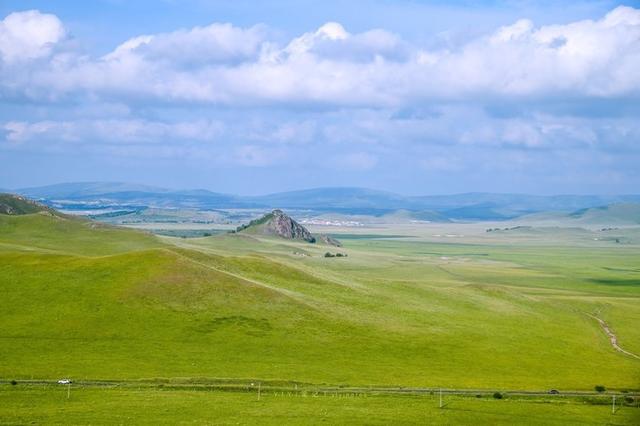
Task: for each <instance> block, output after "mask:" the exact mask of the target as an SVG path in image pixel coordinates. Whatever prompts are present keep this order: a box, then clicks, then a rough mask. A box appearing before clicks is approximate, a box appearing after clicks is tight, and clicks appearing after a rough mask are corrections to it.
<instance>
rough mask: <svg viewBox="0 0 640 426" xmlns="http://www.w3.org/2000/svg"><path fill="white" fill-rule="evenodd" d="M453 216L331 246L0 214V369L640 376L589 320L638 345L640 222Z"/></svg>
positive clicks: (487, 377)
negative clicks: (492, 226)
mask: <svg viewBox="0 0 640 426" xmlns="http://www.w3.org/2000/svg"><path fill="white" fill-rule="evenodd" d="M438 226H441V225H438ZM451 226H452V228H449V230H448V231H447V230H445V232H450V233H451V235H456V236H455V237H450V238H446V239H443V238H441V237H432V234H434V233H435V232H438V233H440V232H442V231H440V230H439V231H433V230H432V229H431V228H430V227H428V226H424V227H414V228H412V229H411V230H409V235H411V237H409V238H408V237H403V238H384V239H376V238H373V237H372V235H371V234H375V232H376V230H375V229H373V230H365V232H366V233H367V234H370V235H368V237H367V238H362V239H353V238H352V239H345V241H344V243H345V247H343V248H340V249H336V248H333V247H328V246H322V245H312V244H305V243H292V242H287V241H283V240H274V239H268V238H260V239H257V238H253V237H243V236H239V235H235V236H233V235H224V236H215V237H208V238H197V239H174V238H156V237H154V236H151V235H148V234H144V233H139V232H135V231H130V230H123V229H115V228H111V227H107V226H102V225H95V224H93V223H91V222H85V221H75V220H71V219H61V218H54V217H50V216H44V215H27V216H21V217H7V216H4V217H0V290H1V291H2V294H3V306H2V309H1V310H0V339H1V340H2V345H0V359H1V360H2V362H1V363H0V378H3V379H13V378H15V379H29V378H43V379H57V378H60V377H71V378H75V379H84V378H87V379H136V378H152V377H186V378H189V377H218V378H225V377H228V378H256V379H265V380H266V379H282V380H296V381H301V382H308V383H317V384H321V383H328V384H349V385H401V386H427V387H446V388H482V389H535V390H548V389H559V390H561V391H565V390H571V389H577V390H580V389H583V390H592V389H593V387H594V386H595V385H604V386H606V387H607V388H609V389H616V390H634V389H638V388H639V387H640V360H637V359H634V358H632V357H629V356H626V355H623V354H621V353H619V352H616V351H615V350H614V349H613V348H612V346H611V344H610V342H609V340H608V338H607V336H606V335H605V334H604V332H603V330H602V329H601V327H600V326H599V324H598V323H597V322H596V321H595V320H594V319H592V318H590V317H588V316H587V315H586V314H587V313H591V314H597V315H598V316H599V317H600V318H602V319H603V320H605V321H607V323H608V324H609V325H610V327H611V328H612V329H613V330H614V331H615V333H616V334H617V336H618V340H619V343H620V344H621V345H622V346H623V347H625V348H627V349H628V350H630V351H632V352H635V353H638V352H640V329H639V328H638V327H637V324H638V320H639V319H640V285H638V276H639V271H638V265H640V249H639V247H640V245H639V243H638V233H637V230H635V229H630V230H625V232H626V234H625V237H626V238H627V239H626V240H625V241H626V242H625V243H624V244H617V243H615V242H613V241H611V240H594V239H593V238H591V237H585V235H584V234H585V232H587V233H588V232H590V231H584V230H571V229H556V230H551V231H549V230H537V229H534V230H532V231H526V232H525V231H523V232H519V233H502V234H500V233H496V234H494V233H491V235H487V234H485V233H484V231H482V232H481V233H476V234H473V235H467V234H468V232H467V231H466V230H465V231H464V234H465V235H464V236H461V234H462V232H460V230H459V229H458V228H457V225H451ZM385 232H387V233H388V234H391V235H401V234H403V233H405V230H403V229H400V228H394V227H391V228H388V229H386V230H385ZM541 235H542V236H541ZM594 235H595V234H594ZM336 250H340V251H341V252H344V253H347V254H348V257H347V258H331V259H326V258H324V257H323V254H324V252H325V251H336Z"/></svg>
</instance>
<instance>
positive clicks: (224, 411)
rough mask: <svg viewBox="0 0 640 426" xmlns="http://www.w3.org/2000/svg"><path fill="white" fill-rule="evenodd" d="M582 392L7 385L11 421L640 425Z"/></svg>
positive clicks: (2, 416) (4, 413)
mask: <svg viewBox="0 0 640 426" xmlns="http://www.w3.org/2000/svg"><path fill="white" fill-rule="evenodd" d="M601 402H602V405H595V404H593V403H586V402H585V400H584V399H580V398H577V399H576V398H574V399H571V398H563V399H556V400H553V399H550V398H547V399H545V398H508V399H503V400H495V399H493V398H490V397H489V398H486V397H485V398H475V397H459V396H446V397H445V398H444V408H442V409H440V408H438V405H439V401H438V396H437V395H425V396H366V397H364V396H355V395H348V396H346V395H343V396H340V397H338V396H335V395H328V396H324V395H318V396H314V395H312V394H309V395H306V396H302V395H286V394H285V395H282V394H277V395H275V394H273V393H269V392H265V393H262V394H261V397H260V400H258V398H257V394H256V393H255V392H254V393H238V392H233V393H232V392H220V391H215V392H211V391H194V390H175V389H162V388H154V389H146V388H142V389H128V388H126V389H119V388H105V389H96V388H75V387H74V388H72V390H71V392H70V397H69V399H67V389H66V387H65V386H41V387H21V386H20V385H18V386H10V385H2V386H0V420H1V421H2V423H3V424H29V423H35V424H40V423H60V424H62V423H64V424H158V423H161V424H202V423H208V424H264V425H269V424H274V425H281V424H380V425H383V424H474V425H484V424H486V425H512V424H530V425H564V424H584V425H604V424H608V425H633V424H637V422H638V420H640V409H638V408H636V407H629V406H621V407H619V408H618V410H617V411H616V412H615V414H612V412H611V406H610V405H607V402H608V400H603V401H601Z"/></svg>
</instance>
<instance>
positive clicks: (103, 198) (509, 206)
mask: <svg viewBox="0 0 640 426" xmlns="http://www.w3.org/2000/svg"><path fill="white" fill-rule="evenodd" d="M14 192H16V193H19V194H21V195H24V196H27V197H30V198H33V199H37V200H41V201H43V202H45V203H47V204H48V205H51V206H54V207H57V208H64V209H67V210H73V209H89V208H96V209H98V208H104V207H109V206H134V207H135V206H140V207H160V208H163V207H164V208H193V209H236V208H237V209H274V208H283V209H290V210H292V209H295V210H308V211H312V212H316V213H327V212H333V213H342V214H351V215H356V214H357V215H373V216H382V215H387V214H390V213H392V212H395V211H398V210H402V211H405V212H409V213H408V214H409V215H411V216H415V217H416V218H430V219H431V220H504V219H511V218H515V217H520V216H523V215H530V214H534V213H539V212H549V211H556V212H565V213H571V212H576V211H579V210H580V209H589V208H593V207H601V206H606V205H610V204H614V203H640V195H638V194H636V195H552V196H544V195H527V194H495V193H465V194H454V195H427V196H406V195H400V194H396V193H392V192H386V191H378V190H372V189H366V188H315V189H307V190H301V191H290V192H279V193H274V194H268V195H261V196H239V195H232V194H222V193H217V192H212V191H208V190H204V189H196V190H169V189H166V188H158V187H152V186H145V185H135V184H128V183H113V182H81V183H63V184H56V185H49V186H42V187H35V188H21V189H17V190H14Z"/></svg>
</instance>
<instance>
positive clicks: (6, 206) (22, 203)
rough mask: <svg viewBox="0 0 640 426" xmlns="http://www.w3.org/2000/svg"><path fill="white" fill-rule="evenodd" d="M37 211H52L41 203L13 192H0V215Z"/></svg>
mask: <svg viewBox="0 0 640 426" xmlns="http://www.w3.org/2000/svg"><path fill="white" fill-rule="evenodd" d="M38 212H48V213H53V211H52V210H50V209H49V208H47V207H46V206H43V205H42V204H39V203H36V202H34V201H31V200H29V199H27V198H24V197H21V196H19V195H14V194H0V215H23V214H31V213H38Z"/></svg>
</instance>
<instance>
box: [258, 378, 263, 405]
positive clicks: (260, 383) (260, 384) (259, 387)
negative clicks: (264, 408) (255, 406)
mask: <svg viewBox="0 0 640 426" xmlns="http://www.w3.org/2000/svg"><path fill="white" fill-rule="evenodd" d="M261 387H262V382H258V401H260V390H261Z"/></svg>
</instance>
